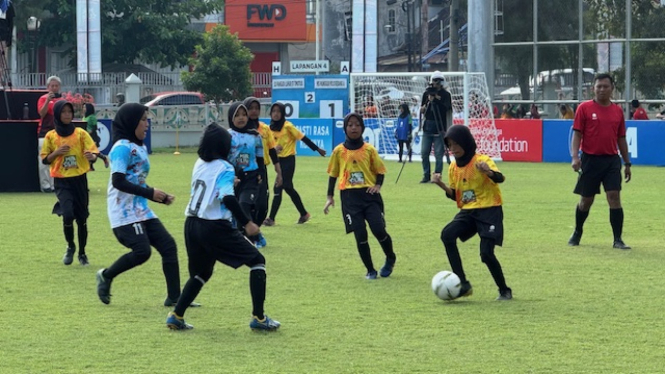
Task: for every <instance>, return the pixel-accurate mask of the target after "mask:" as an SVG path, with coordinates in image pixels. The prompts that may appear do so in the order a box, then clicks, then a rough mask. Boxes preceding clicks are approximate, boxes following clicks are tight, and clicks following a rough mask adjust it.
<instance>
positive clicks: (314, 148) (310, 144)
mask: <svg viewBox="0 0 665 374" xmlns="http://www.w3.org/2000/svg"><path fill="white" fill-rule="evenodd" d="M300 140H302V142H303V143H305V144H307V146H308V147H309V148H310V149H311V150H312V151H314V152H316V151H318V150H319V147H318V146H317V145H316V144H314V142H313V141H312V140H311V139H310V138H308V137H306V136H303V137H302V139H300Z"/></svg>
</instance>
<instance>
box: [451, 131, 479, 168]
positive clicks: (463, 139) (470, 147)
mask: <svg viewBox="0 0 665 374" xmlns="http://www.w3.org/2000/svg"><path fill="white" fill-rule="evenodd" d="M448 139H452V140H454V141H455V143H457V144H459V146H460V147H462V149H463V150H464V156H462V157H460V158H456V159H455V162H456V163H457V166H466V164H468V163H469V162H470V161H471V159H472V158H473V156H474V155H475V154H476V148H477V147H476V140H475V139H473V135H471V130H469V128H468V127H466V126H464V125H453V126H450V128H449V129H448V131H446V136H445V138H443V141H444V142H446V144H448Z"/></svg>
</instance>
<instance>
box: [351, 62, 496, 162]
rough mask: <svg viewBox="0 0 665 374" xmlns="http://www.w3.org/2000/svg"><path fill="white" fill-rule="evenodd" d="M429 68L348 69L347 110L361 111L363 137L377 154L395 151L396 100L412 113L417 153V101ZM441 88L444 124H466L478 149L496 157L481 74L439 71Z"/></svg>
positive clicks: (425, 82)
mask: <svg viewBox="0 0 665 374" xmlns="http://www.w3.org/2000/svg"><path fill="white" fill-rule="evenodd" d="M431 74H432V73H351V77H350V87H349V91H350V92H349V97H350V101H351V103H350V107H351V110H352V111H355V112H358V113H361V114H363V118H364V119H365V134H364V136H365V139H366V140H368V142H370V143H372V144H373V145H374V146H375V147H376V148H377V149H378V151H379V153H380V154H381V156H382V157H387V158H392V156H393V155H396V154H397V152H398V143H397V140H396V139H395V125H396V123H397V117H398V115H399V107H400V105H401V104H403V103H406V104H408V106H409V108H410V111H411V116H412V118H413V142H412V149H413V154H414V155H419V154H420V136H419V134H418V125H419V121H420V118H419V113H420V103H421V100H422V96H423V93H424V92H425V89H426V88H427V85H428V83H429V78H430V75H431ZM443 75H444V78H445V82H444V88H446V89H447V90H448V92H450V95H451V98H452V106H453V110H452V113H449V115H448V119H447V122H448V126H450V123H451V122H452V123H453V124H455V125H465V126H468V127H469V129H470V130H471V133H472V134H473V136H474V138H475V139H476V143H477V145H478V152H479V153H483V154H486V155H488V156H490V157H492V158H493V159H496V160H499V159H501V151H500V147H499V142H498V139H497V133H496V126H495V124H494V115H493V112H492V106H491V98H490V97H489V90H488V88H487V81H486V80H485V73H465V72H455V73H443Z"/></svg>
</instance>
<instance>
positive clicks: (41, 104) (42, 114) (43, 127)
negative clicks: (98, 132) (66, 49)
mask: <svg viewBox="0 0 665 374" xmlns="http://www.w3.org/2000/svg"><path fill="white" fill-rule="evenodd" d="M61 84H62V82H61V81H60V78H58V77H57V76H55V75H52V76H50V77H48V79H47V80H46V89H47V90H48V93H46V94H44V95H42V96H41V97H40V98H39V100H38V101H37V111H38V112H39V118H40V120H39V125H38V126H37V134H38V136H39V149H38V151H37V159H38V162H39V188H40V189H41V190H42V192H55V185H54V184H53V177H51V171H50V168H49V166H48V165H46V164H44V163H42V158H41V151H42V147H43V146H44V137H45V136H46V134H47V133H48V132H49V131H51V130H54V129H55V122H54V117H53V105H54V104H55V102H56V101H60V100H63V98H62V95H61V94H60V86H61Z"/></svg>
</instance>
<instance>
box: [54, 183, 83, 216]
mask: <svg viewBox="0 0 665 374" xmlns="http://www.w3.org/2000/svg"><path fill="white" fill-rule="evenodd" d="M53 184H54V187H55V196H56V197H57V198H58V202H57V203H55V205H54V206H53V214H57V215H59V216H65V217H71V218H74V219H78V220H85V219H87V218H88V216H89V215H90V212H89V211H88V203H89V200H90V197H89V191H88V177H87V176H86V174H83V175H79V176H77V177H70V178H54V179H53Z"/></svg>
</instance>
